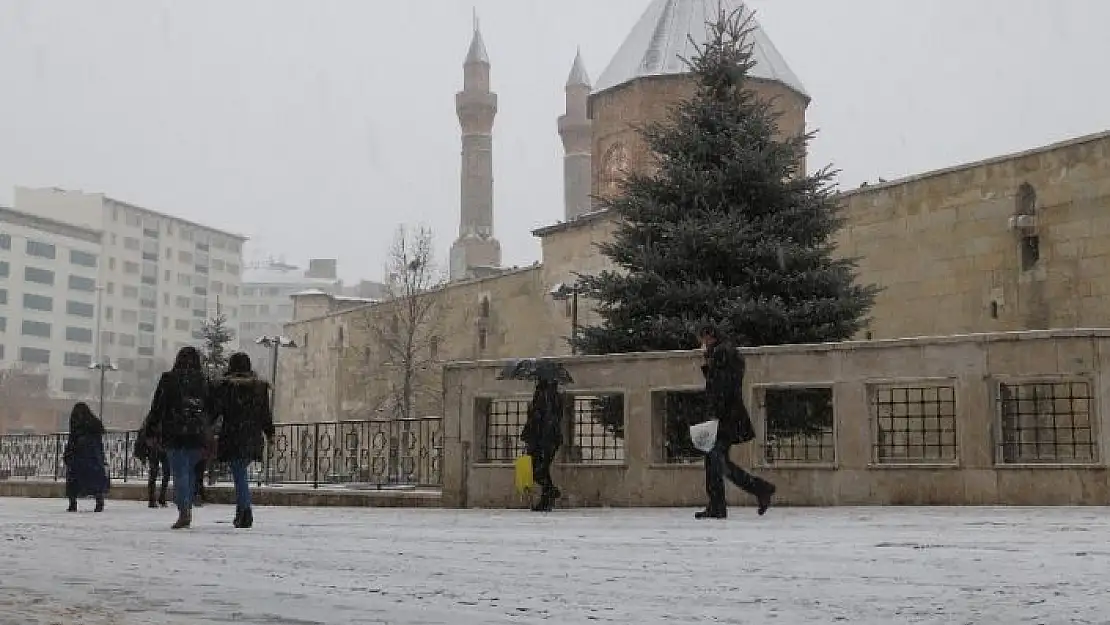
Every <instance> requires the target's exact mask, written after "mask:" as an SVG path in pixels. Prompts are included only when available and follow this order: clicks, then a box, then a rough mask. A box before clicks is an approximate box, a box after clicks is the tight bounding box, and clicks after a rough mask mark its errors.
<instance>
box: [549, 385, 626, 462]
mask: <svg viewBox="0 0 1110 625" xmlns="http://www.w3.org/2000/svg"><path fill="white" fill-rule="evenodd" d="M568 400H569V401H567V404H568V406H569V407H570V414H569V415H567V416H568V417H569V418H566V419H564V423H565V424H566V426H567V429H568V430H569V432H568V436H567V437H566V440H567V444H566V445H565V446H564V450H563V455H564V457H565V459H566V461H567V462H577V463H580V464H606V463H617V462H624V395H622V394H619V393H603V394H597V395H593V394H591V395H574V396H568Z"/></svg>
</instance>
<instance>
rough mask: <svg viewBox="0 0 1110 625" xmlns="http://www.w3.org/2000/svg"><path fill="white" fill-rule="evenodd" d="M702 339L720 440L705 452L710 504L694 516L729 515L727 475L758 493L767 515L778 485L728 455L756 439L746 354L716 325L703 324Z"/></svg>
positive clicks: (709, 399) (712, 413) (711, 407)
mask: <svg viewBox="0 0 1110 625" xmlns="http://www.w3.org/2000/svg"><path fill="white" fill-rule="evenodd" d="M698 338H699V339H700V340H701V344H702V346H703V347H704V349H705V363H704V364H703V365H702V367H701V371H702V374H703V375H704V376H705V395H706V401H707V403H708V407H709V417H710V418H712V419H717V420H718V426H717V428H718V429H717V441H716V443H715V444H714V445H713V449H712V450H710V451H709V453H707V454H706V455H705V494H706V495H708V496H709V505H708V506H706V508H705V510H702V511H701V512H698V513H697V514H695V515H694V516H695V518H698V519H723V518H725V517H727V516H728V506H727V504H726V503H725V477H728V479H729V481H731V482H732V483H733V484H736V485H737V486H739V487H740V488H741V489H743V490H744V491H745V492H747V493H749V494H752V495H755V497H756V500H757V502H758V504H759V514H760V515H763V514H764V513H765V512H767V508H768V507H770V505H771V496H772V495H774V494H775V485H774V484H772V483H770V482H768V481H767V480H764V479H762V478H758V477H756V476H754V475H752V474H750V473H748V472H747V471H745V470H743V469H741V468H740V467H738V466H736V465H735V464H733V462H732V460H731V459H729V456H728V454H729V450H730V449H732V446H733V445H737V444H739V443H746V442H748V441H750V440H752V439H754V438H755V429H754V428H753V427H752V420H751V417H750V416H749V415H748V409H747V407H746V406H744V390H743V389H744V357H743V356H742V355H741V354H740V351H739V350H737V349H736V345H734V344H733V343H732V342H731V341H729V340H727V339H726V338H725V337H723V336H721V333H720V331H719V330H717V328H716V327H715V326H712V325H706V326H702V328H701V329H700V330H699V331H698Z"/></svg>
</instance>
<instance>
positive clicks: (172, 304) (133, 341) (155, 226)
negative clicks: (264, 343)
mask: <svg viewBox="0 0 1110 625" xmlns="http://www.w3.org/2000/svg"><path fill="white" fill-rule="evenodd" d="M6 214H8V215H11V216H12V217H11V220H13V221H15V220H17V218H18V219H21V220H22V222H21V225H19V226H18V234H17V227H16V224H10V225H9V224H7V223H3V224H0V227H2V228H7V227H11V228H12V232H10V233H8V232H6V230H5V231H4V232H5V234H10V235H11V238H12V239H13V241H12V244H11V249H10V250H5V251H3V252H0V254H7V255H8V256H10V258H4V259H3V260H5V261H6V262H8V263H9V265H10V267H9V270H8V271H9V273H11V274H12V275H11V277H10V278H9V279H8V283H9V285H8V288H9V295H8V298H7V299H8V303H7V311H9V315H8V316H9V317H11V316H12V315H11V312H10V311H11V310H12V309H13V308H15V307H18V308H19V315H20V316H19V317H18V323H19V324H20V325H19V327H18V328H16V331H17V332H18V333H19V334H18V338H16V337H13V332H12V330H13V325H12V324H13V323H15V322H12V321H8V322H7V331H6V333H5V334H4V335H3V336H4V337H5V339H4V343H5V349H4V354H3V364H0V366H3V365H10V364H11V363H21V364H20V365H19V366H24V365H30V364H38V365H39V366H46V367H48V368H49V370H50V373H51V375H50V383H49V384H50V387H51V390H52V392H55V393H62V394H64V395H65V396H68V397H70V398H73V397H80V396H82V395H86V394H93V395H95V394H96V389H93V390H92V392H91V393H89V392H86V391H87V388H86V386H85V384H83V383H80V382H77V381H75V380H76V379H77V378H78V377H79V376H77V375H76V373H75V372H76V370H77V367H78V366H84V367H85V368H86V372H85V376H84V377H85V379H86V380H88V381H89V382H90V384H91V380H92V378H93V377H94V375H93V374H94V373H95V372H91V371H88V370H87V365H88V361H89V360H90V359H92V360H95V359H97V358H98V356H97V354H98V353H102V354H103V355H104V357H105V359H107V360H110V361H111V362H112V363H113V364H115V365H116V366H117V367H118V369H119V370H118V371H115V372H111V373H109V374H108V381H109V383H108V385H107V386H108V389H109V390H108V396H109V398H110V399H114V400H120V401H134V402H145V401H147V400H148V399H149V395H150V392H151V391H152V390H153V387H154V384H155V383H156V381H157V379H158V375H159V374H160V373H161V372H162V371H164V370H165V369H166V368H168V367H169V365H170V363H172V361H173V357H174V354H175V353H176V351H177V350H178V349H180V348H181V347H182V346H184V345H199V344H200V342H201V333H200V330H201V326H202V325H203V323H204V322H205V320H206V319H208V318H211V317H212V316H213V315H214V314H216V312H217V309H218V310H219V311H220V312H223V313H224V314H226V315H227V316H228V319H229V324H230V325H231V327H232V328H233V329H235V328H236V326H237V323H238V317H239V297H240V285H241V274H242V256H243V243H244V242H245V240H246V239H245V237H243V236H241V235H237V234H233V233H229V232H225V231H222V230H218V229H215V228H210V227H208V226H204V225H201V224H197V223H194V222H191V221H188V220H184V219H180V218H177V217H173V216H171V215H166V214H164V213H160V212H157V211H154V210H151V209H147V208H143V207H140V206H136V205H133V204H129V203H126V202H122V201H119V200H116V199H113V198H110V197H107V196H105V195H103V194H94V193H83V192H80V191H67V190H62V189H54V188H48V189H28V188H22V187H17V188H16V190H15V208H14V210H10V211H7V213H6ZM55 231H60V232H61V233H58V232H55ZM17 236H18V238H19V240H20V242H19V243H18V244H17V243H16V241H15V239H16V237H17ZM32 243H35V244H36V245H32ZM38 243H41V244H42V245H44V246H49V245H53V246H54V252H53V254H54V258H53V259H51V258H47V257H45V256H44V255H46V256H48V255H49V252H48V251H47V248H45V247H41V246H39V245H37V244H38ZM71 252H72V253H76V255H75V256H71ZM36 254H39V255H36ZM82 254H88V255H91V258H89V257H85V256H83V255H82ZM74 259H76V261H79V262H80V263H84V264H79V263H78V262H75V260H74ZM48 261H49V262H48ZM46 271H53V272H54V274H53V278H50V277H49V276H48V275H47V274H44V273H39V272H46ZM14 272H21V273H14ZM28 272H30V273H28ZM12 278H18V282H21V283H22V285H21V286H20V287H18V289H19V295H18V297H19V298H20V300H19V301H13V299H12V295H11V289H12V287H11V286H10V285H11V283H13V282H16V281H17V280H13V279H12ZM2 279H3V278H0V280H2ZM35 280H39V281H38V282H36V281H35ZM50 280H53V283H52V284H46V282H49V281H50ZM90 280H91V281H92V282H91V283H90V282H89V281H90ZM25 294H26V295H29V296H31V297H30V298H29V299H26V300H24V299H23V298H24V296H25ZM98 296H99V297H98ZM39 297H51V298H53V302H50V304H51V305H52V308H51V311H49V312H48V311H46V310H38V309H36V308H35V307H39V308H45V307H47V302H46V301H45V300H42V299H38V298H39ZM98 300H99V303H98ZM71 302H72V304H71ZM0 306H3V305H2V304H0ZM29 306H30V308H29ZM90 306H91V307H92V308H91V309H90V308H89V307H90ZM0 309H2V308H0ZM48 315H54V317H51V319H53V321H47V316H48ZM45 323H50V324H51V327H50V328H49V330H48V329H47V328H46V327H45V326H43V325H39V324H45ZM98 323H99V326H100V335H99V337H98V340H97V338H93V337H90V336H89V334H88V333H89V332H93V331H94V328H95V327H96V326H97V325H98ZM59 324H60V325H59ZM55 326H56V327H55ZM47 333H49V336H43V335H45V334H47ZM236 346H237V345H236V344H233V345H231V347H232V348H235V347H236ZM30 350H38V351H30ZM46 352H49V353H46ZM76 354H80V355H81V356H80V358H78V357H77V356H76ZM32 360H34V361H36V362H34V363H32V362H30V361H32ZM67 363H72V364H67ZM78 363H83V364H80V365H79V364H78ZM67 380H69V381H67Z"/></svg>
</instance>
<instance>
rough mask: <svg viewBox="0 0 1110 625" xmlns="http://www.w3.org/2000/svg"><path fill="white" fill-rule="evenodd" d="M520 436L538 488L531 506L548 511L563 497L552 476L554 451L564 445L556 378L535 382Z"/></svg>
mask: <svg viewBox="0 0 1110 625" xmlns="http://www.w3.org/2000/svg"><path fill="white" fill-rule="evenodd" d="M520 438H521V440H523V441H524V445H525V447H526V448H527V453H528V455H529V456H531V457H532V479H533V481H534V482H535V483H536V485H538V486H539V487H540V498H539V501H537V502H536V504H535V505H534V506H532V510H533V511H535V512H549V511H551V509H552V508H553V507H554V505H555V501H556V500H557V499H559V498H560V497H562V492H560V491H559V489H558V487H556V486H555V482H554V481H553V480H552V479H551V465H552V463H554V462H555V453H556V452H557V451H559V447H561V446H562V445H563V396H562V394H561V393H560V392H559V385H558V383H556V382H555V381H553V380H543V379H541V380H537V381H536V390H535V392H533V393H532V402H531V403H529V404H528V418H527V420H525V422H524V428H523V430H521V433H520Z"/></svg>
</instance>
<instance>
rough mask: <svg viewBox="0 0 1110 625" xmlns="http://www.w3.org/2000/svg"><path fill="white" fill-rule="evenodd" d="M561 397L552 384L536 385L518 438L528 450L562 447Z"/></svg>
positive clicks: (557, 388) (556, 387) (557, 389)
mask: <svg viewBox="0 0 1110 625" xmlns="http://www.w3.org/2000/svg"><path fill="white" fill-rule="evenodd" d="M563 409H564V406H563V395H562V394H561V393H560V392H559V387H558V386H556V385H554V384H537V385H536V391H535V393H533V394H532V401H531V402H529V403H528V417H527V419H526V420H525V422H524V429H523V430H521V432H520V438H521V440H523V441H524V444H525V445H526V446H527V447H528V449H529V450H535V449H548V450H555V449H558V448H559V447H561V446H562V445H563Z"/></svg>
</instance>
